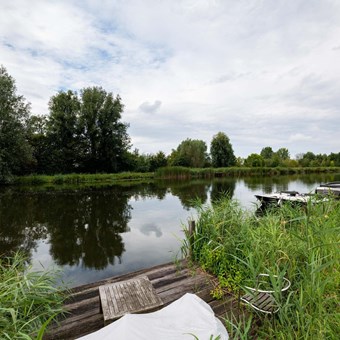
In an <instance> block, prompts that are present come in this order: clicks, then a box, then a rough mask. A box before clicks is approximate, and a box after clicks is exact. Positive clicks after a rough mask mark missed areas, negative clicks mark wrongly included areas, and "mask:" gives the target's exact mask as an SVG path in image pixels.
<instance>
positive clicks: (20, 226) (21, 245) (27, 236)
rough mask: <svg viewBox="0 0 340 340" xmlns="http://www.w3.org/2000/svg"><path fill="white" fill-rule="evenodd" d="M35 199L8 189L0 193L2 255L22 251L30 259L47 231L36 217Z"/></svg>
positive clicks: (0, 250) (0, 252) (0, 244)
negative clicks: (33, 250) (38, 241)
mask: <svg viewBox="0 0 340 340" xmlns="http://www.w3.org/2000/svg"><path fill="white" fill-rule="evenodd" d="M34 205H35V198H34V197H31V196H30V195H26V194H24V193H19V192H15V191H12V190H11V189H7V190H5V191H2V192H0V255H9V254H10V253H12V252H16V251H22V252H23V253H24V254H25V255H26V256H27V258H28V259H29V258H30V254H31V250H32V249H35V248H36V245H37V240H39V239H45V238H46V237H47V229H46V227H45V226H44V224H42V223H39V222H38V221H37V220H36V218H35V216H34V212H33V211H34V209H33V207H34Z"/></svg>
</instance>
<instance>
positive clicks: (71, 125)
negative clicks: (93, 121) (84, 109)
mask: <svg viewBox="0 0 340 340" xmlns="http://www.w3.org/2000/svg"><path fill="white" fill-rule="evenodd" d="M49 109H50V116H49V120H48V124H47V127H48V139H49V143H50V149H51V152H52V153H53V159H54V162H53V163H55V164H54V172H62V173H65V172H66V173H67V172H73V171H75V170H76V168H77V166H79V156H80V154H81V152H80V138H79V126H78V125H79V123H78V120H79V111H80V101H79V99H78V96H77V93H75V92H72V91H70V90H69V91H67V92H63V91H62V92H59V93H58V94H56V95H55V96H53V97H52V98H51V99H50V101H49Z"/></svg>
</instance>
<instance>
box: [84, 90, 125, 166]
mask: <svg viewBox="0 0 340 340" xmlns="http://www.w3.org/2000/svg"><path fill="white" fill-rule="evenodd" d="M123 108H124V106H123V104H122V102H121V98H120V97H119V96H116V97H114V96H113V95H112V93H107V92H106V91H105V90H104V89H102V88H101V87H89V88H85V89H83V90H82V91H81V107H80V126H81V129H82V138H83V141H84V145H85V150H84V151H85V153H84V156H85V157H84V165H85V168H86V169H88V170H89V171H91V172H98V171H99V172H103V171H105V172H117V171H119V170H120V169H121V167H122V164H123V157H124V154H125V152H126V151H127V150H128V149H129V148H130V138H129V136H128V134H127V128H128V124H126V123H122V122H121V121H120V119H121V114H122V112H123Z"/></svg>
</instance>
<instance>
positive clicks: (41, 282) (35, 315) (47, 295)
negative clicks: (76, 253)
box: [0, 253, 66, 339]
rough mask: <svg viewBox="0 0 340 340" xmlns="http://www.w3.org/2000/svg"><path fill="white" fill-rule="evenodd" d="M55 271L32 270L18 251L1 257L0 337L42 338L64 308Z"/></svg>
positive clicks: (63, 295)
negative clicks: (12, 254) (9, 255)
mask: <svg viewBox="0 0 340 340" xmlns="http://www.w3.org/2000/svg"><path fill="white" fill-rule="evenodd" d="M56 275H57V273H56V272H52V271H50V270H49V271H44V272H34V271H32V270H31V268H30V267H29V266H27V264H26V261H25V258H24V257H23V256H22V255H20V254H18V253H17V254H15V255H14V256H13V257H6V258H1V259H0V338H1V339H33V338H34V339H42V337H43V334H44V332H45V330H46V328H47V326H48V324H49V323H50V322H51V321H52V320H53V319H55V318H56V317H57V316H58V315H59V314H61V313H62V312H63V309H62V304H63V301H64V298H65V297H66V295H65V293H61V289H60V288H58V287H55V279H56Z"/></svg>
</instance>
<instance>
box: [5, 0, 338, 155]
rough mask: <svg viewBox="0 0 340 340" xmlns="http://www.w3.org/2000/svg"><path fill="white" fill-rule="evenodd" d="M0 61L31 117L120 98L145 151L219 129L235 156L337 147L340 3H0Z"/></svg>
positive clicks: (133, 0) (126, 0)
mask: <svg viewBox="0 0 340 340" xmlns="http://www.w3.org/2000/svg"><path fill="white" fill-rule="evenodd" d="M0 64H2V65H3V66H5V67H6V69H7V71H8V72H9V74H11V75H12V76H13V77H14V78H15V80H16V84H17V88H18V93H19V94H22V95H24V97H25V98H26V99H27V101H29V102H31V104H32V113H33V114H47V113H48V101H49V99H50V97H51V96H52V95H55V94H56V93H57V92H58V91H60V90H68V89H71V90H77V91H79V90H80V89H82V88H83V87H88V86H102V87H103V88H104V89H105V90H106V91H108V92H112V93H113V94H119V95H120V96H121V97H122V101H123V103H124V104H125V110H124V114H123V117H122V120H123V121H124V122H127V123H129V124H130V127H129V129H128V133H129V135H130V137H131V139H132V143H133V148H138V149H139V151H140V152H141V153H154V152H157V151H159V150H162V151H164V152H165V153H166V154H169V153H170V152H171V149H175V148H176V147H177V146H178V144H179V143H180V142H181V141H183V140H184V139H186V138H191V139H201V140H204V141H205V142H206V143H207V145H208V147H209V145H210V142H211V139H212V137H213V136H214V135H215V134H216V133H217V132H219V131H222V132H224V133H226V134H227V135H228V136H229V138H230V141H231V143H232V145H233V149H234V152H235V155H236V156H240V157H246V156H247V155H249V154H250V153H259V152H260V151H261V149H262V148H263V147H265V146H271V147H272V148H273V149H274V151H276V150H277V149H278V148H281V147H286V148H288V150H289V151H290V154H291V156H292V157H295V155H296V154H298V153H304V152H307V151H312V152H314V153H327V154H329V153H331V152H340V133H339V131H340V129H339V127H340V1H339V0H333V1H332V0H275V1H274V0H258V1H250V0H245V1H243V0H210V1H208V0H190V1H189V0H188V1H180V0H178V1H173V0H167V1H165V0H164V1H162V0H158V1H157V0H143V1H142V0H140V1H138V0H131V1H129V0H121V1H119V0H104V1H97V0H87V1H80V0H79V1H76V0H55V1H52V0H29V1H28V0H0Z"/></svg>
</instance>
